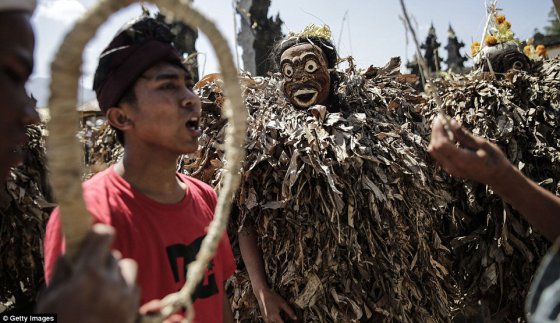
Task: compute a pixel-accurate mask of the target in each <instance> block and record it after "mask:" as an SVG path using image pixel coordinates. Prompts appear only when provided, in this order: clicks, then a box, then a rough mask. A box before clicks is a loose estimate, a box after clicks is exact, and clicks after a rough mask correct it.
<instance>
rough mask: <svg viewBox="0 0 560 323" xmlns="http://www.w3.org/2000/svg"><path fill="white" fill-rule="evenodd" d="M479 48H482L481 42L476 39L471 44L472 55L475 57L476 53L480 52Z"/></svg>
mask: <svg viewBox="0 0 560 323" xmlns="http://www.w3.org/2000/svg"><path fill="white" fill-rule="evenodd" d="M479 50H480V42H478V41H474V42H473V43H472V44H471V55H472V57H475V56H476V54H478V51H479Z"/></svg>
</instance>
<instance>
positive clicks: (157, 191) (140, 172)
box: [115, 149, 187, 204]
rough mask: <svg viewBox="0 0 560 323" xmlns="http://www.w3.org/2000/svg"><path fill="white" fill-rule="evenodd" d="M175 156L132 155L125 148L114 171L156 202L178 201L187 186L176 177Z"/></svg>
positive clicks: (171, 202) (183, 195) (168, 202)
mask: <svg viewBox="0 0 560 323" xmlns="http://www.w3.org/2000/svg"><path fill="white" fill-rule="evenodd" d="M177 158H178V156H177ZM177 158H173V156H164V155H162V154H155V153H153V154H150V155H149V156H143V157H142V156H134V154H131V153H127V150H126V149H125V154H124V156H123V159H122V160H121V161H119V162H118V163H117V164H116V165H115V172H116V173H117V174H118V175H120V176H121V177H122V178H123V179H124V180H126V181H127V182H128V183H129V184H130V185H132V187H134V189H136V190H138V191H140V192H142V193H144V194H145V195H146V196H148V197H149V198H151V199H153V200H155V201H157V202H160V203H164V204H173V203H178V202H180V201H181V200H182V199H183V198H184V197H185V191H186V189H187V186H186V184H185V183H183V182H181V181H180V180H179V178H178V177H177V173H176V167H177Z"/></svg>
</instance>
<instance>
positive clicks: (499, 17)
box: [496, 15, 506, 25]
mask: <svg viewBox="0 0 560 323" xmlns="http://www.w3.org/2000/svg"><path fill="white" fill-rule="evenodd" d="M504 21H506V16H504V15H497V16H496V23H497V24H498V25H501V24H502V23H503V22H504Z"/></svg>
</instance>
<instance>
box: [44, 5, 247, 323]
mask: <svg viewBox="0 0 560 323" xmlns="http://www.w3.org/2000/svg"><path fill="white" fill-rule="evenodd" d="M134 2H136V1H133V0H101V1H100V2H99V3H98V4H97V5H96V6H95V7H94V8H92V9H91V10H89V11H88V13H87V14H86V15H85V16H84V17H83V18H82V19H80V20H79V21H78V22H77V23H76V25H75V27H74V29H73V30H72V31H70V32H69V33H68V34H67V35H66V37H65V39H64V42H63V43H62V45H61V47H60V49H59V51H58V53H57V55H56V57H55V59H54V61H53V63H52V65H51V85H50V91H51V96H50V98H49V107H50V110H51V121H50V123H49V125H48V126H49V131H50V135H49V138H48V157H49V167H50V171H51V179H52V184H53V188H54V191H55V194H56V198H57V200H58V203H59V205H60V213H61V221H62V226H63V230H64V235H65V238H66V249H67V254H68V255H69V257H71V258H74V257H75V255H76V251H77V249H78V246H79V244H80V242H81V241H82V240H83V238H84V237H85V234H86V232H87V231H88V230H89V228H90V227H91V217H90V216H89V214H88V212H87V210H86V207H85V204H84V201H83V198H82V189H81V180H80V179H81V176H82V169H83V166H82V154H81V146H80V144H79V143H78V141H77V139H76V133H77V132H78V131H79V122H78V118H77V114H76V106H77V93H78V90H77V87H78V84H79V78H80V75H81V71H80V68H81V65H82V53H83V51H84V48H85V46H86V44H87V43H88V42H89V41H90V40H91V39H92V38H93V36H94V35H95V33H96V32H97V30H98V28H99V27H100V26H101V25H102V24H103V23H104V22H105V21H106V20H107V19H108V18H109V17H110V16H111V15H112V14H113V13H115V12H117V11H119V10H120V9H123V8H124V7H126V6H128V5H130V4H132V3H134ZM150 2H152V3H154V4H156V5H158V6H160V7H161V8H162V11H163V12H164V13H165V14H166V15H167V16H168V17H170V18H173V19H175V20H180V21H182V22H184V23H185V24H188V25H190V26H192V27H193V28H197V27H198V28H200V30H201V31H202V32H203V33H204V34H206V36H207V37H208V39H209V40H210V43H211V44H212V46H213V47H214V51H215V53H216V56H217V57H218V61H219V63H220V67H221V70H222V76H223V80H224V91H225V95H226V97H228V98H229V101H228V102H227V103H226V104H225V106H224V111H223V112H224V116H226V117H227V118H228V120H229V122H230V126H229V127H227V129H226V140H225V159H226V160H227V161H228V163H227V165H226V168H225V170H226V173H225V179H224V185H223V187H222V188H221V191H220V194H219V197H218V205H217V207H216V214H215V217H214V220H213V221H212V222H211V223H210V225H209V228H208V233H207V235H206V237H205V238H204V240H203V241H202V245H201V248H200V251H199V253H198V255H197V257H196V260H195V261H193V262H192V263H191V264H189V266H188V272H187V281H186V283H185V286H184V287H183V288H182V289H181V290H180V291H179V292H178V293H175V294H171V295H168V296H167V297H165V298H164V299H163V300H162V302H163V303H162V304H163V309H162V311H161V315H158V316H157V317H155V318H154V317H150V318H148V317H144V318H143V319H142V321H143V322H161V321H163V319H164V318H165V317H167V316H169V315H170V314H172V313H174V312H176V311H177V310H178V309H179V308H181V307H182V306H183V305H186V306H187V310H188V315H189V319H192V317H193V315H194V311H193V310H192V301H191V298H190V295H192V293H193V292H194V290H195V288H196V286H197V285H198V283H199V282H200V281H201V280H202V278H203V277H204V273H205V269H206V268H207V265H208V262H209V261H210V260H211V258H212V257H213V255H214V254H215V252H216V249H217V246H218V244H219V241H220V238H221V237H222V235H223V233H224V231H225V229H226V226H227V222H228V219H229V213H230V208H231V200H232V197H233V194H234V193H235V191H236V189H237V187H238V186H239V180H240V175H239V170H240V167H241V162H242V161H243V158H244V151H243V150H242V149H241V147H242V145H243V142H244V139H245V129H246V120H247V112H246V109H245V108H244V105H243V101H242V99H241V89H240V87H239V84H238V80H237V70H236V68H235V64H234V62H233V58H232V56H231V51H230V49H229V47H228V45H227V41H226V40H225V38H224V37H223V36H222V35H221V33H220V32H219V31H218V29H217V28H216V27H215V25H214V24H213V23H212V22H211V21H210V20H209V19H208V18H206V17H204V16H203V15H202V14H200V13H199V12H197V11H196V10H194V9H193V8H192V7H191V5H190V3H189V1H188V0H152V1H150Z"/></svg>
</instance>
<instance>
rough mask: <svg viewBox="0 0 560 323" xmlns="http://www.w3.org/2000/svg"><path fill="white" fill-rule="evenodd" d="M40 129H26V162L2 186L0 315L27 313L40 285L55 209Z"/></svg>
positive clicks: (42, 282) (37, 126) (32, 304)
mask: <svg viewBox="0 0 560 323" xmlns="http://www.w3.org/2000/svg"><path fill="white" fill-rule="evenodd" d="M43 131H44V126H42V125H33V126H28V128H27V136H28V138H29V143H28V144H27V145H26V146H25V147H22V149H23V151H24V154H25V160H24V162H23V163H22V164H21V165H19V166H16V167H13V168H12V169H11V171H10V174H9V176H8V178H7V181H6V182H5V183H4V185H2V187H0V216H1V225H0V250H2V255H1V257H0V268H2V270H0V282H1V283H0V312H4V311H6V310H7V311H10V310H14V311H17V313H31V311H32V310H33V307H34V304H35V301H36V297H37V294H38V292H39V290H40V288H41V287H42V286H43V284H44V279H43V238H44V236H45V226H46V223H47V220H48V217H49V214H50V211H51V210H52V208H53V207H54V205H53V204H51V203H50V202H52V197H51V190H50V186H49V184H48V180H47V168H46V157H45V142H44V135H43ZM14 313H16V312H14Z"/></svg>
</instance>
